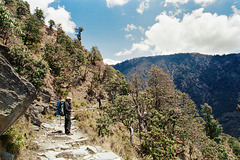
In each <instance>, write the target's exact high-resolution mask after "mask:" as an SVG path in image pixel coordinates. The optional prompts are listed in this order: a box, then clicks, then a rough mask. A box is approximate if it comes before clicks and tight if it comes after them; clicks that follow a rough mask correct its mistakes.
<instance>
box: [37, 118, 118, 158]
mask: <svg viewBox="0 0 240 160" xmlns="http://www.w3.org/2000/svg"><path fill="white" fill-rule="evenodd" d="M75 122H76V120H72V127H71V133H73V135H65V134H64V133H63V132H64V117H61V124H60V117H57V118H55V119H54V120H53V121H52V122H51V123H43V124H42V131H43V132H42V134H41V135H39V138H38V139H37V140H36V141H35V142H34V143H36V144H37V145H38V146H39V150H38V151H36V152H37V158H36V159H37V160H121V158H120V157H119V156H118V155H116V154H115V153H113V152H110V151H106V150H104V149H103V148H102V147H101V146H90V145H88V137H87V136H86V135H84V134H82V133H81V132H80V130H79V128H77V127H76V125H75Z"/></svg>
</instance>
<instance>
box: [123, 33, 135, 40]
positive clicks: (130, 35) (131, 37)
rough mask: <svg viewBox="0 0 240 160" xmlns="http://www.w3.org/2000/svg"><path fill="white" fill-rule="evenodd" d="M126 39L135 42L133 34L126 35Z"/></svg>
mask: <svg viewBox="0 0 240 160" xmlns="http://www.w3.org/2000/svg"><path fill="white" fill-rule="evenodd" d="M125 38H126V39H131V40H132V41H133V40H134V37H133V35H132V34H126V35H125Z"/></svg>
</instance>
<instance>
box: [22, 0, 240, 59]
mask: <svg viewBox="0 0 240 160" xmlns="http://www.w3.org/2000/svg"><path fill="white" fill-rule="evenodd" d="M27 1H28V2H29V3H30V7H31V10H32V12H33V10H34V9H35V8H36V7H39V8H41V9H42V10H43V11H44V14H45V16H46V19H45V21H46V23H47V22H48V20H49V19H53V20H54V21H55V22H56V23H61V24H62V27H63V29H64V30H65V32H66V33H67V34H68V35H69V36H70V37H72V38H75V37H76V36H75V34H74V28H75V27H83V28H84V31H83V32H82V45H83V46H84V47H85V48H87V49H88V50H90V48H91V47H92V46H97V47H98V49H99V50H100V52H101V54H102V56H103V58H104V59H105V61H107V62H108V63H109V62H111V60H114V61H124V60H126V59H131V58H134V57H141V56H152V55H168V54H174V53H183V52H184V53H191V52H198V53H202V54H211V55H212V54H229V53H236V52H240V36H239V35H240V2H239V1H238V0H27Z"/></svg>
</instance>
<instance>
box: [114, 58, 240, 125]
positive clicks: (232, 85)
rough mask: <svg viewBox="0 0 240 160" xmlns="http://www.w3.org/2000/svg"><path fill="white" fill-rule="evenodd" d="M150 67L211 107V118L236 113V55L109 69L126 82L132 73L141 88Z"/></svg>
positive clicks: (239, 67)
mask: <svg viewBox="0 0 240 160" xmlns="http://www.w3.org/2000/svg"><path fill="white" fill-rule="evenodd" d="M152 65H156V66H158V67H160V68H162V69H163V70H164V71H165V72H166V73H168V74H169V75H170V76H171V78H172V79H173V80H174V83H175V85H176V88H177V89H179V90H181V91H182V92H186V93H188V94H189V95H190V96H191V97H192V99H193V100H194V101H195V102H196V104H197V105H198V106H199V105H201V104H203V103H208V104H209V105H211V106H212V107H213V113H214V115H215V117H217V118H220V117H221V116H222V114H223V113H226V112H233V111H235V110H236V106H237V103H238V98H239V97H240V54H230V55H223V56H219V55H217V56H209V55H202V54H175V55H168V56H154V57H142V58H135V59H132V60H127V61H125V62H122V63H120V64H117V65H115V66H113V67H114V68H115V69H117V70H119V71H120V72H122V73H123V75H124V76H125V77H126V79H127V80H131V77H132V74H133V73H138V74H139V75H140V77H141V78H142V81H143V84H144V85H143V87H144V86H146V77H147V76H148V70H149V69H150V68H151V66H152ZM239 127H240V126H239Z"/></svg>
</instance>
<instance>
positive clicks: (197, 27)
mask: <svg viewBox="0 0 240 160" xmlns="http://www.w3.org/2000/svg"><path fill="white" fill-rule="evenodd" d="M233 9H235V11H234V12H235V14H233V15H231V16H226V15H218V14H216V13H214V14H212V13H209V12H204V9H203V8H200V9H197V10H194V11H193V12H192V13H187V14H184V15H183V18H182V19H180V18H177V17H174V16H169V15H167V13H166V12H162V13H161V14H160V15H158V16H157V17H156V23H155V24H154V25H152V26H151V27H150V28H149V29H148V30H147V31H146V32H145V36H146V37H145V39H144V40H143V41H141V42H140V43H138V44H136V43H134V44H133V45H132V48H131V49H129V50H127V49H125V50H123V51H121V52H118V53H116V55H118V56H120V55H127V54H134V55H136V54H138V52H139V51H144V52H148V53H151V54H153V55H159V54H173V53H181V52H186V53H189V52H200V53H203V54H227V53H232V52H239V51H240V50H239V46H240V37H239V36H237V35H239V34H240V27H239V26H240V14H239V12H238V10H237V9H236V8H234V7H233ZM147 46H148V47H147ZM147 49H148V50H147Z"/></svg>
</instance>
